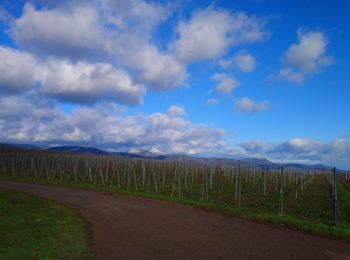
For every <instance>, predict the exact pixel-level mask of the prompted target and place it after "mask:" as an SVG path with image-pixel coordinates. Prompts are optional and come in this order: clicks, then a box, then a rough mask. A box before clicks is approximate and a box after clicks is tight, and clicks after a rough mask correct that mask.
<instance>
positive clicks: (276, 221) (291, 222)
mask: <svg viewBox="0 0 350 260" xmlns="http://www.w3.org/2000/svg"><path fill="white" fill-rule="evenodd" d="M2 178H3V177H2ZM3 179H4V178H3ZM6 179H8V180H15V181H22V182H31V183H33V182H34V183H40V184H45V185H55V186H64V187H72V188H80V189H87V190H95V191H103V192H112V193H118V194H121V195H127V196H138V197H143V198H147V199H156V200H161V201H168V202H174V203H179V204H184V205H189V206H192V207H195V208H201V209H205V210H211V211H216V212H220V213H224V214H227V215H230V216H236V217H240V218H243V219H248V220H254V221H259V222H263V223H268V224H273V225H278V226H286V227H289V228H291V229H295V230H299V231H303V232H306V233H309V234H316V235H321V236H324V237H328V238H333V239H338V240H343V241H347V242H350V226H349V225H341V226H333V225H331V224H326V223H324V222H319V221H312V220H310V219H308V218H305V217H303V212H302V211H303V209H305V208H306V207H308V206H310V205H312V202H310V201H308V200H307V199H303V203H302V206H300V207H299V208H297V209H295V212H292V213H291V214H289V215H284V216H279V215H276V214H272V213H269V212H264V210H261V211H260V212H259V208H255V209H254V210H252V209H247V208H236V207H233V206H231V205H228V204H226V203H225V204H224V203H220V202H218V201H204V200H192V199H190V198H186V197H178V196H174V197H173V198H170V197H169V196H165V195H162V194H159V193H154V192H148V193H145V192H136V191H127V190H123V189H118V188H117V187H114V186H111V187H110V186H106V185H99V184H87V183H85V184H74V183H67V182H62V181H57V180H53V181H48V180H46V179H35V180H34V179H23V178H8V177H7V178H6ZM319 189H320V187H318V188H317V187H316V190H314V191H311V193H310V195H309V198H313V199H314V196H317V194H318V192H319ZM321 199H322V198H321ZM314 210H316V209H311V213H309V215H310V214H315V211H314Z"/></svg>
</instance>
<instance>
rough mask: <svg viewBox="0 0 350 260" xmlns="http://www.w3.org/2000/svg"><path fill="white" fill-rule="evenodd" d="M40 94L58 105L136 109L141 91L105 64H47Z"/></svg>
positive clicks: (142, 89)
mask: <svg viewBox="0 0 350 260" xmlns="http://www.w3.org/2000/svg"><path fill="white" fill-rule="evenodd" d="M41 83H42V91H43V93H45V94H47V95H50V96H52V97H55V98H57V99H59V100H62V101H68V102H75V103H95V102H97V101H100V100H109V101H115V102H118V103H121V104H126V105H138V104H141V103H142V101H143V95H144V93H145V90H144V88H143V86H142V85H138V84H135V83H133V82H132V79H131V78H130V77H129V75H128V74H127V73H126V72H125V71H123V70H120V69H116V68H114V67H113V66H112V65H111V64H107V63H94V64H91V63H86V62H78V63H75V64H73V63H70V62H67V61H62V60H50V61H48V62H47V65H46V68H45V69H44V71H43V73H42V81H41Z"/></svg>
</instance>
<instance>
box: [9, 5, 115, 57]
mask: <svg viewBox="0 0 350 260" xmlns="http://www.w3.org/2000/svg"><path fill="white" fill-rule="evenodd" d="M11 34H12V35H13V37H14V39H15V40H16V42H17V43H18V44H19V45H20V46H21V47H22V48H24V49H26V50H30V51H34V52H36V53H37V54H40V55H43V54H45V55H54V56H57V57H65V58H69V59H78V58H86V57H88V56H91V55H101V53H102V52H103V51H104V49H105V48H106V46H105V45H106V41H107V40H108V39H106V37H104V32H103V27H102V26H101V24H100V23H99V17H98V13H97V11H96V10H95V9H94V8H93V7H92V6H89V5H88V4H86V5H79V6H78V5H76V6H69V7H65V6H64V7H63V6H60V7H57V8H53V9H46V8H42V9H40V10H38V9H36V8H35V7H34V6H33V4H31V3H27V4H26V5H25V6H24V8H23V13H22V16H21V17H20V18H18V19H17V20H15V22H14V24H13V26H12V29H11Z"/></svg>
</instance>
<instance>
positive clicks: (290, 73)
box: [269, 68, 304, 84]
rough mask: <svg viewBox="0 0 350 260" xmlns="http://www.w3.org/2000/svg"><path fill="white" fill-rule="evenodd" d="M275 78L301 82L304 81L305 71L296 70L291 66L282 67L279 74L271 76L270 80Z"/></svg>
mask: <svg viewBox="0 0 350 260" xmlns="http://www.w3.org/2000/svg"><path fill="white" fill-rule="evenodd" d="M274 79H278V80H280V79H285V80H288V81H291V82H294V83H297V84H301V83H303V82H304V73H302V72H299V71H295V70H293V69H291V68H282V69H280V71H279V72H278V74H277V75H274V76H270V77H269V80H274Z"/></svg>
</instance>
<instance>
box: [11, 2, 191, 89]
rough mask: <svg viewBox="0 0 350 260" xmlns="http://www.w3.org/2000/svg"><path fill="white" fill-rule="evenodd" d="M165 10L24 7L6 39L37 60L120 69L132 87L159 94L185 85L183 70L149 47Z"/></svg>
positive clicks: (113, 5)
mask: <svg viewBox="0 0 350 260" xmlns="http://www.w3.org/2000/svg"><path fill="white" fill-rule="evenodd" d="M169 13H170V12H169V8H168V7H167V6H165V5H161V4H158V3H149V2H145V1H141V0H135V1H112V0H101V1H96V2H84V1H81V2H80V1H79V2H78V4H77V3H76V2H72V3H61V4H57V5H55V6H54V7H52V8H50V9H48V8H41V9H39V8H36V7H35V6H34V5H33V4H31V3H27V4H26V5H25V6H24V8H23V13H22V15H21V17H19V18H18V19H16V20H15V21H14V23H13V25H12V26H11V35H12V36H13V38H14V39H15V41H16V42H17V43H18V44H19V45H20V46H21V47H22V48H23V49H25V50H27V51H30V52H33V53H35V54H36V55H37V56H40V57H44V58H47V57H48V56H49V57H55V58H58V59H69V60H71V61H72V62H78V61H88V62H99V63H110V64H113V65H114V66H117V67H120V66H123V68H124V70H128V71H130V72H132V74H133V77H134V80H135V81H137V83H139V84H142V85H145V86H146V87H148V88H149V89H151V90H154V91H162V90H169V89H174V88H178V87H181V86H183V85H184V83H185V81H186V79H187V77H188V75H187V72H186V68H185V66H184V65H183V64H181V63H180V62H179V61H178V60H176V59H175V58H174V57H173V55H171V54H169V53H166V52H164V51H160V50H159V48H158V47H157V46H156V45H155V44H153V43H152V33H153V31H154V30H155V28H156V27H157V26H159V24H161V23H162V22H164V21H165V20H166V18H167V17H168V15H169Z"/></svg>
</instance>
